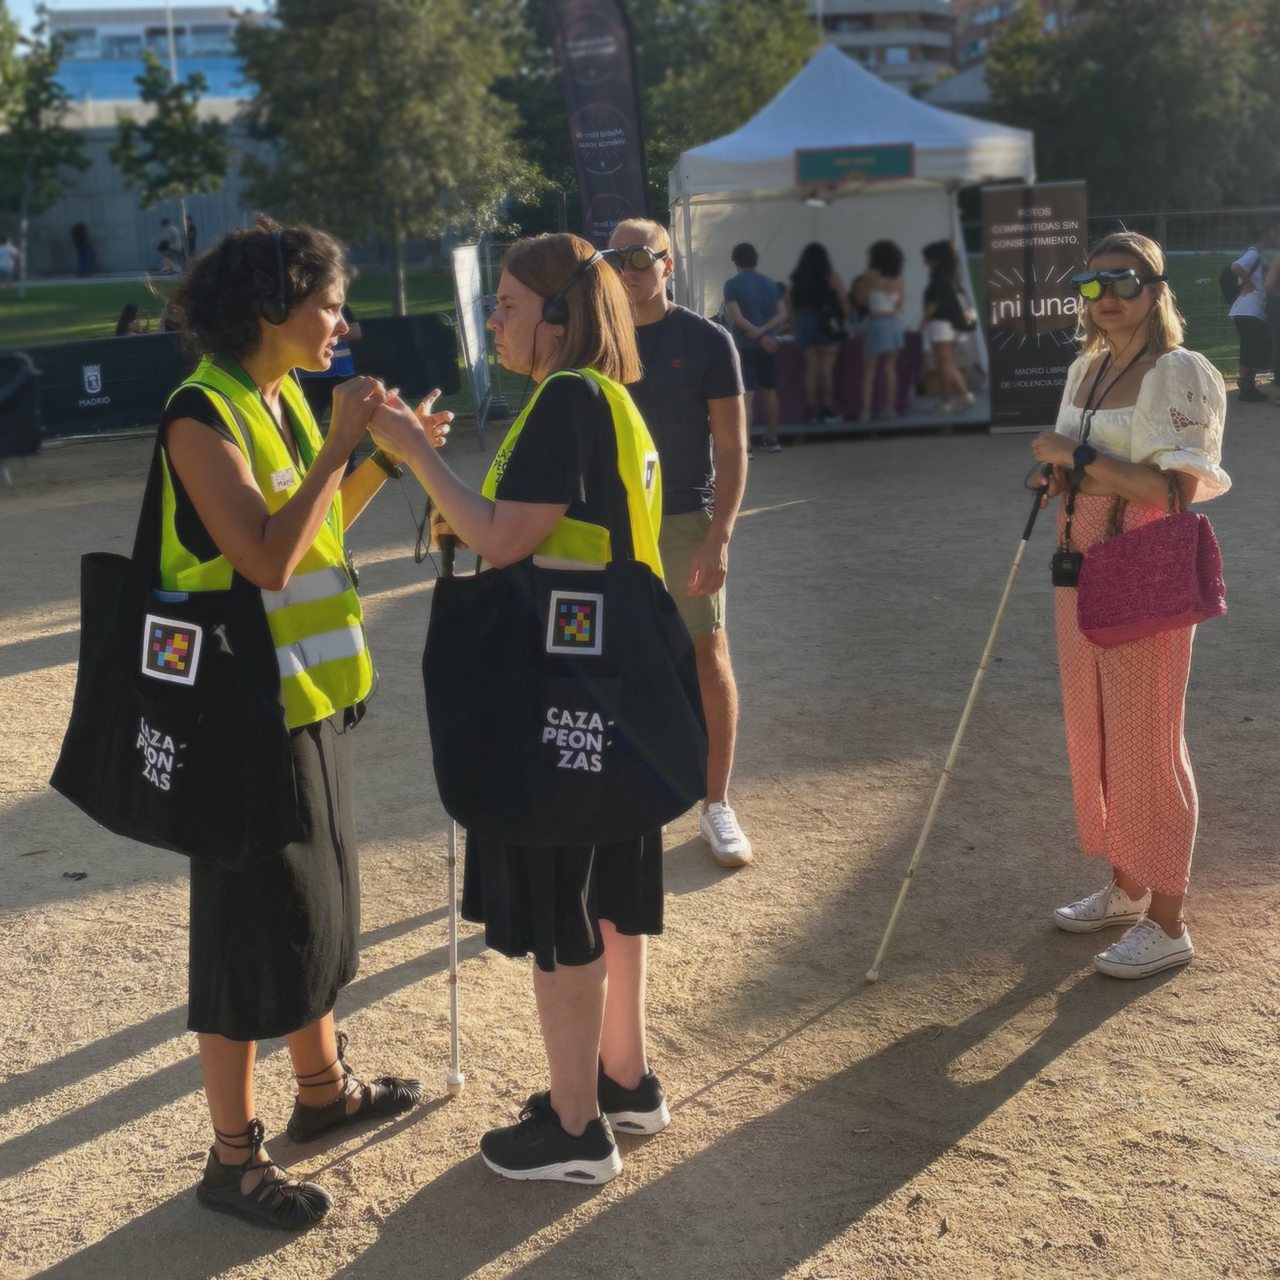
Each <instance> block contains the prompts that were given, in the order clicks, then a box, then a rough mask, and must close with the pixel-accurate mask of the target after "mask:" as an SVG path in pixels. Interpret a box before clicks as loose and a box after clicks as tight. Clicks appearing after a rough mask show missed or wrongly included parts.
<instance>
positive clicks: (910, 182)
mask: <svg viewBox="0 0 1280 1280" xmlns="http://www.w3.org/2000/svg"><path fill="white" fill-rule="evenodd" d="M882 174H888V175H892V176H885V177H882V176H881V175H882ZM1034 179H1035V158H1034V151H1033V142H1032V136H1031V134H1030V133H1029V132H1027V131H1026V130H1024V129H1010V128H1007V127H1005V126H1004V125H998V124H991V123H990V122H988V121H985V120H976V119H973V118H971V117H969V116H961V115H956V114H955V113H954V112H950V111H942V110H939V109H938V108H937V107H931V106H929V105H928V104H927V103H924V102H921V101H919V100H918V99H916V98H912V97H910V96H909V95H907V94H905V93H903V92H901V91H900V90H898V89H895V88H893V86H891V85H889V84H886V83H885V82H884V81H883V80H880V79H879V78H877V77H876V76H874V75H872V74H871V73H870V72H869V71H867V70H865V69H864V68H863V67H861V66H860V65H859V64H858V63H856V62H854V61H853V60H852V59H850V58H848V57H846V56H845V54H843V53H841V52H840V51H839V50H838V49H835V48H833V47H831V46H830V45H827V46H824V47H823V48H822V49H820V50H819V51H818V52H817V53H815V54H814V56H813V57H812V58H811V59H810V60H809V62H808V64H807V65H806V66H805V67H804V69H803V70H802V71H801V72H800V73H799V74H798V75H797V76H796V77H795V79H794V80H792V81H791V83H790V84H788V85H787V87H786V88H785V89H783V90H782V92H781V93H779V94H778V96H777V97H776V98H774V100H773V101H772V102H770V103H769V104H768V106H766V107H765V108H764V109H763V110H762V111H761V112H760V113H759V114H758V115H756V116H754V117H753V118H752V119H751V120H749V121H747V123H746V124H744V125H743V126H742V128H741V129H739V130H738V131H737V132H736V133H731V134H728V135H727V136H726V137H723V138H717V139H716V140H715V141H714V142H708V143H707V144H706V145H704V146H701V147H694V148H693V149H692V150H690V151H686V152H684V154H683V155H681V157H680V161H679V163H678V164H677V165H676V167H675V168H674V169H672V170H671V174H670V180H669V181H670V198H671V237H672V247H673V250H674V253H675V260H676V272H675V279H676V301H677V302H679V303H681V304H682V305H684V306H687V307H689V308H690V309H692V310H694V311H697V312H699V313H700V314H702V315H712V314H714V313H715V312H716V311H718V310H719V308H720V304H721V300H722V289H723V285H724V281H725V280H726V279H727V278H728V277H729V276H731V275H732V274H733V265H732V263H731V262H730V260H729V252H730V250H731V249H732V248H733V246H734V245H735V244H736V243H738V242H739V241H743V240H746V241H750V242H751V243H752V244H754V245H755V246H756V248H757V249H758V250H759V253H760V270H761V271H763V272H764V273H765V274H766V275H768V276H772V277H773V278H775V279H777V280H785V279H786V278H787V277H788V276H789V275H790V274H791V271H792V270H793V269H794V267H795V264H796V260H797V259H798V258H799V256H800V250H801V249H803V248H804V246H805V245H806V244H808V243H809V242H810V241H811V240H817V241H820V242H821V243H822V244H824V245H826V247H827V249H828V251H829V252H830V254H831V258H832V261H833V262H834V264H835V268H836V270H837V271H838V272H839V273H840V275H841V277H842V278H843V279H844V280H845V281H846V282H848V281H849V280H850V279H852V278H853V277H854V276H856V275H858V274H859V272H861V270H862V269H863V266H864V265H865V263H866V256H867V248H868V247H869V246H870V245H871V244H872V242H873V241H875V240H879V239H881V238H888V239H891V240H895V241H897V243H898V244H899V245H901V246H902V249H903V250H904V252H905V253H906V255H907V278H906V286H907V303H906V307H905V310H904V319H905V321H906V322H907V323H908V324H910V325H914V324H915V323H916V322H917V321H918V320H919V318H920V316H919V312H920V305H921V304H920V297H921V294H922V293H923V292H924V287H925V284H926V283H927V280H926V275H925V271H924V267H923V264H922V262H921V259H920V253H919V250H920V248H921V247H922V246H923V245H925V244H927V243H929V242H930V241H931V240H942V239H950V240H954V241H955V242H956V244H957V245H960V244H962V238H961V234H960V221H959V210H958V208H957V204H956V193H957V192H958V191H959V190H960V188H961V187H964V186H970V185H974V184H982V183H993V182H1032V181H1034Z"/></svg>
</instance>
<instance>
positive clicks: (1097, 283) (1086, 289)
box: [1071, 269, 1169, 302]
mask: <svg viewBox="0 0 1280 1280" xmlns="http://www.w3.org/2000/svg"><path fill="white" fill-rule="evenodd" d="M1168 278H1169V277H1168V276H1140V275H1137V274H1136V273H1135V272H1133V271H1130V270H1128V269H1126V270H1124V271H1078V272H1077V273H1076V274H1075V275H1073V276H1072V277H1071V283H1072V284H1073V285H1075V287H1076V288H1077V289H1078V290H1079V291H1080V296H1081V297H1082V298H1084V299H1086V300H1087V301H1089V302H1097V300H1098V299H1099V298H1100V297H1102V295H1103V294H1104V293H1105V292H1106V291H1107V290H1108V289H1110V290H1111V292H1112V293H1114V294H1115V296H1116V297H1117V298H1123V299H1124V300H1125V301H1126V302H1130V301H1132V300H1133V299H1134V298H1136V297H1137V296H1138V294H1140V293H1141V292H1142V290H1143V289H1144V288H1146V286H1147V285H1149V284H1156V283H1157V282H1158V281H1161V280H1167V279H1168Z"/></svg>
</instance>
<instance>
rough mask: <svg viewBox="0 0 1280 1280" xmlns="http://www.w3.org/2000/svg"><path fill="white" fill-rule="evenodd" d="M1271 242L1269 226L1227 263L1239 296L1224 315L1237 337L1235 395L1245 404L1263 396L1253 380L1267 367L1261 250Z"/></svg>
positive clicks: (1264, 267)
mask: <svg viewBox="0 0 1280 1280" xmlns="http://www.w3.org/2000/svg"><path fill="white" fill-rule="evenodd" d="M1273 239H1274V236H1273V233H1272V230H1271V228H1270V227H1259V228H1257V230H1256V231H1255V232H1254V234H1253V243H1252V244H1251V245H1250V246H1249V247H1248V249H1246V250H1245V251H1244V253H1242V254H1241V255H1240V257H1238V258H1237V259H1236V260H1235V261H1234V262H1233V263H1232V264H1231V273H1232V275H1234V276H1235V277H1236V279H1237V280H1239V281H1240V293H1239V295H1238V296H1237V297H1236V300H1235V301H1234V302H1233V303H1232V304H1231V310H1230V311H1229V312H1228V313H1227V314H1228V315H1229V316H1230V317H1231V319H1232V320H1234V321H1235V325H1236V333H1237V334H1238V335H1239V337H1240V380H1239V383H1238V386H1239V390H1238V391H1237V392H1236V395H1237V397H1238V398H1239V399H1241V400H1245V401H1254V402H1258V401H1262V400H1265V399H1266V398H1267V397H1266V395H1265V394H1263V392H1261V391H1259V390H1258V384H1257V378H1258V374H1260V373H1262V372H1263V371H1264V370H1265V369H1267V368H1268V367H1269V366H1270V364H1271V337H1270V334H1269V333H1268V332H1267V284H1266V279H1267V260H1266V258H1264V257H1263V251H1264V250H1266V249H1269V248H1270V247H1271V243H1272V240H1273Z"/></svg>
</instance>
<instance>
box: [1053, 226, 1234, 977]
mask: <svg viewBox="0 0 1280 1280" xmlns="http://www.w3.org/2000/svg"><path fill="white" fill-rule="evenodd" d="M1164 262H1165V260H1164V252H1163V250H1162V249H1161V248H1160V246H1159V245H1158V244H1157V243H1156V242H1155V241H1154V240H1149V239H1147V237H1146V236H1141V235H1137V234H1136V233H1133V232H1128V231H1122V232H1118V233H1116V234H1114V235H1109V236H1107V237H1105V238H1104V239H1103V240H1101V241H1099V242H1098V243H1097V244H1096V245H1094V247H1093V250H1092V251H1091V252H1090V254H1089V258H1088V265H1087V270H1085V271H1083V272H1081V273H1079V274H1078V275H1077V276H1076V277H1075V278H1074V279H1075V284H1076V287H1077V288H1078V289H1079V291H1080V295H1081V297H1082V298H1083V299H1084V311H1083V319H1082V336H1083V345H1082V350H1081V352H1080V355H1079V357H1078V358H1077V359H1076V361H1075V363H1074V364H1072V366H1071V368H1070V370H1069V371H1068V374H1067V384H1066V387H1065V389H1064V391H1063V395H1062V405H1061V408H1060V409H1059V411H1058V421H1057V427H1056V429H1055V430H1053V431H1045V432H1042V433H1041V434H1040V435H1038V436H1037V437H1036V438H1035V440H1034V441H1033V442H1032V446H1031V451H1032V453H1033V454H1034V455H1035V458H1036V461H1037V462H1038V463H1042V464H1045V473H1044V474H1045V478H1046V479H1047V481H1048V484H1049V494H1050V495H1052V494H1055V493H1060V492H1062V491H1063V490H1065V489H1068V488H1069V486H1070V485H1071V484H1078V486H1079V491H1078V494H1077V496H1076V500H1075V511H1074V515H1073V516H1072V517H1071V523H1070V529H1069V534H1070V537H1069V542H1070V546H1069V547H1068V550H1072V551H1078V552H1087V551H1088V550H1089V548H1090V547H1092V546H1095V545H1097V544H1098V543H1099V542H1101V541H1103V540H1104V539H1105V538H1106V537H1108V536H1109V528H1111V527H1114V530H1115V532H1117V533H1119V532H1121V531H1124V530H1130V529H1134V528H1137V527H1139V526H1141V525H1144V524H1148V523H1150V522H1151V521H1153V520H1159V519H1161V518H1162V517H1163V516H1164V515H1165V514H1166V513H1167V511H1168V510H1169V502H1170V499H1171V496H1172V495H1171V485H1172V486H1174V487H1176V490H1177V494H1178V497H1179V499H1180V502H1181V504H1183V505H1185V504H1188V503H1190V502H1192V501H1196V500H1201V501H1203V500H1205V499H1208V498H1216V497H1217V496H1218V495H1219V494H1223V493H1225V492H1226V491H1227V489H1228V488H1229V487H1230V485H1231V481H1230V478H1229V477H1228V476H1227V474H1226V472H1224V471H1223V470H1222V468H1221V466H1220V465H1219V463H1220V461H1221V458H1222V430H1223V418H1224V416H1225V412H1226V392H1225V388H1224V387H1223V383H1222V377H1221V375H1220V374H1219V373H1218V371H1217V370H1216V369H1215V368H1214V367H1213V366H1212V365H1211V364H1210V363H1209V362H1208V361H1207V360H1206V359H1205V358H1204V357H1203V356H1201V355H1199V354H1197V353H1196V352H1194V351H1188V350H1186V349H1185V348H1184V347H1183V346H1182V340H1183V334H1184V326H1183V321H1182V317H1181V316H1180V315H1179V314H1178V310H1177V307H1176V304H1175V299H1174V296H1173V291H1172V290H1171V289H1170V288H1169V284H1168V281H1167V279H1166V277H1165V267H1164ZM1067 533H1068V529H1067V514H1066V502H1065V500H1064V502H1063V504H1062V509H1061V510H1060V511H1059V515H1058V536H1059V542H1060V544H1065V542H1066V541H1067ZM1054 594H1055V597H1056V599H1055V608H1056V613H1057V634H1058V665H1059V669H1060V674H1061V680H1062V704H1063V713H1064V717H1065V721H1066V732H1067V749H1068V754H1069V756H1070V760H1071V782H1072V789H1073V792H1074V796H1075V809H1076V822H1077V825H1078V828H1079V832H1080V843H1081V846H1082V847H1083V849H1084V852H1085V853H1086V854H1089V855H1091V856H1094V857H1101V858H1106V859H1107V861H1108V862H1109V863H1110V864H1111V878H1110V881H1109V883H1108V884H1106V885H1105V886H1104V887H1103V888H1101V889H1099V890H1098V891H1097V892H1096V893H1093V894H1090V895H1089V896H1088V897H1086V898H1082V899H1081V900H1080V901H1079V902H1073V903H1071V904H1070V905H1069V906H1065V907H1059V908H1058V909H1057V910H1056V911H1055V912H1054V923H1055V924H1056V925H1057V926H1058V928H1060V929H1065V930H1067V931H1068V932H1070V933H1094V932H1097V931H1099V930H1102V929H1107V928H1111V927H1113V926H1116V925H1131V926H1132V928H1130V929H1129V930H1128V931H1127V932H1126V933H1125V934H1124V935H1123V936H1122V937H1121V938H1120V939H1119V940H1118V941H1116V942H1114V943H1113V944H1112V945H1111V946H1110V947H1108V948H1107V950H1105V951H1103V952H1102V953H1101V954H1099V955H1098V956H1096V957H1095V958H1094V962H1093V963H1094V967H1095V968H1096V969H1097V970H1098V971H1099V972H1100V973H1104V974H1108V975H1109V976H1111V977H1116V978H1143V977H1146V976H1148V975H1149V974H1154V973H1159V972H1161V971H1162V970H1164V969H1168V968H1171V967H1173V966H1175V965H1182V964H1186V963H1187V961H1188V960H1190V959H1191V957H1192V954H1193V949H1192V945H1191V936H1190V934H1189V933H1188V932H1187V927H1186V924H1185V923H1184V921H1183V918H1182V906H1183V898H1184V896H1185V894H1186V891H1187V884H1188V879H1189V876H1190V870H1191V853H1192V848H1193V846H1194V844H1195V836H1196V822H1197V817H1198V812H1199V802H1198V800H1197V796H1196V785H1195V778H1194V776H1193V775H1192V772H1191V760H1190V757H1189V756H1188V754H1187V744H1186V740H1185V738H1184V736H1183V711H1184V703H1185V698H1186V689H1187V677H1188V675H1189V673H1190V669H1191V642H1192V638H1193V633H1194V631H1195V628H1194V627H1186V628H1182V629H1179V630H1174V631H1166V632H1164V633H1162V634H1160V635H1155V636H1149V637H1147V638H1145V639H1141V640H1135V641H1132V642H1131V643H1128V644H1121V645H1117V646H1115V647H1114V648H1099V647H1098V646H1096V645H1094V644H1091V643H1090V642H1089V641H1088V640H1086V639H1085V637H1084V636H1083V635H1082V634H1081V632H1080V628H1079V626H1078V624H1077V621H1076V592H1075V590H1074V589H1072V588H1071V587H1066V586H1061V587H1058V588H1057V589H1056V590H1055V593H1054Z"/></svg>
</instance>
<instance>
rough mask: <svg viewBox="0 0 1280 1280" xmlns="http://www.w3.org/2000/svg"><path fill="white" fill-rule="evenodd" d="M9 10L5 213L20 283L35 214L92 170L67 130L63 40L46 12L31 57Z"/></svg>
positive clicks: (2, 141)
mask: <svg viewBox="0 0 1280 1280" xmlns="http://www.w3.org/2000/svg"><path fill="white" fill-rule="evenodd" d="M20 41H21V37H20V36H19V35H18V31H17V27H16V26H15V25H14V23H13V21H12V20H11V19H10V16H9V12H8V7H7V6H6V5H4V4H3V3H0V209H7V210H9V211H11V212H13V213H16V214H17V215H18V249H19V252H20V254H21V257H20V258H19V260H18V270H19V280H20V281H21V280H25V279H26V273H27V238H28V230H29V222H30V218H31V215H32V214H37V213H43V212H44V211H45V210H46V209H47V208H49V206H50V205H52V204H53V203H54V201H56V200H58V199H59V198H60V197H61V195H62V193H63V192H64V191H65V190H66V188H67V187H68V186H69V185H70V182H71V171H72V170H82V169H87V168H88V167H89V161H88V160H87V159H86V158H85V156H84V154H83V149H84V143H83V141H82V139H81V137H80V135H79V134H78V133H74V132H72V131H71V130H70V129H64V128H63V127H62V123H61V122H62V120H63V118H64V117H65V115H66V113H67V110H68V106H69V102H68V98H67V93H66V90H65V89H63V87H62V86H61V85H60V84H59V83H58V81H57V78H56V77H57V74H58V67H59V65H60V63H61V62H62V41H61V40H60V39H59V38H58V37H57V36H56V35H55V36H52V37H50V36H49V35H48V31H47V28H46V25H45V22H44V15H43V12H42V11H41V15H40V22H39V25H38V26H37V27H36V30H35V35H34V36H33V37H32V38H31V40H29V41H21V42H23V43H26V44H27V45H28V49H27V54H26V57H18V56H17V46H18V44H19V43H20Z"/></svg>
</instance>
